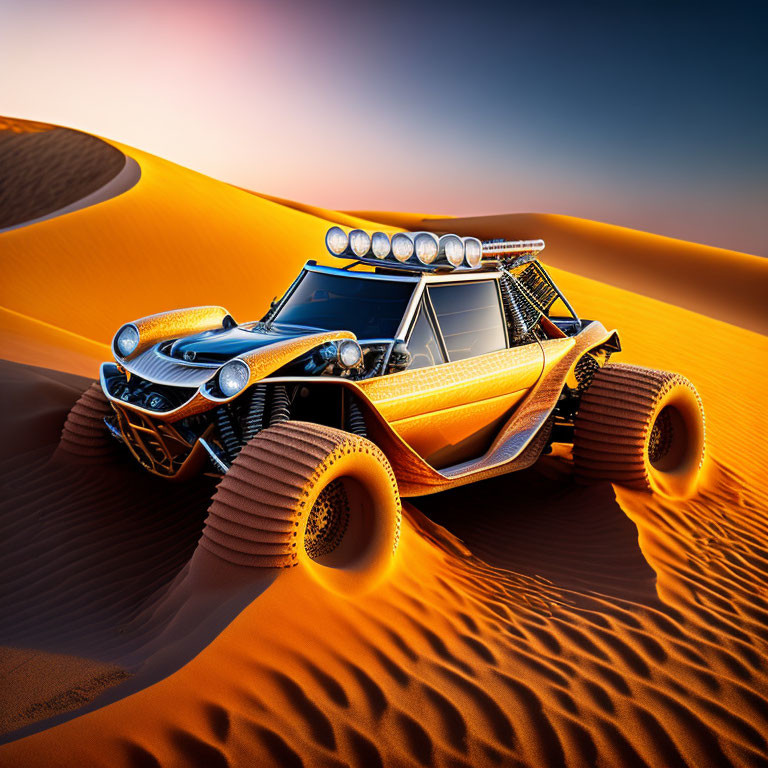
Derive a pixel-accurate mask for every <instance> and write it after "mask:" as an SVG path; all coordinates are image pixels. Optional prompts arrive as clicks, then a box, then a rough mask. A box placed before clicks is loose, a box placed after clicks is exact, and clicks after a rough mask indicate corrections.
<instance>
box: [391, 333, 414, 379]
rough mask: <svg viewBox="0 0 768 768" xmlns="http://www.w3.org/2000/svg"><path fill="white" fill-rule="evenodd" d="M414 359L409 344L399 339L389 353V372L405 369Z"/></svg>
mask: <svg viewBox="0 0 768 768" xmlns="http://www.w3.org/2000/svg"><path fill="white" fill-rule="evenodd" d="M412 359H413V355H411V352H410V350H409V349H408V345H407V344H406V343H405V342H404V341H403V340H402V339H399V340H398V341H396V342H395V345H394V347H392V352H391V353H390V355H389V373H398V372H399V371H404V370H405V369H406V368H407V367H408V366H409V365H410V364H411V360H412Z"/></svg>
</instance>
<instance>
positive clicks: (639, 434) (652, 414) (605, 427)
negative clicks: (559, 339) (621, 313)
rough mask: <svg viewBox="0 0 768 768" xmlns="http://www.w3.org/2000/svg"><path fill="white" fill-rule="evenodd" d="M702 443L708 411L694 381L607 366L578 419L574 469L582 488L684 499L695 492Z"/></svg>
mask: <svg viewBox="0 0 768 768" xmlns="http://www.w3.org/2000/svg"><path fill="white" fill-rule="evenodd" d="M704 443H705V441H704V411H703V408H702V405H701V399H700V398H699V395H698V393H697V392H696V389H695V387H694V386H693V384H691V382H690V381H688V379H686V378H685V377H684V376H681V375H680V374H677V373H669V372H667V371H656V370H652V369H650V368H641V367H639V366H635V365H624V364H613V365H606V366H604V367H603V368H601V369H600V370H599V371H597V372H596V373H595V375H594V378H593V380H592V383H591V384H590V386H589V388H588V389H587V390H586V392H585V393H584V394H583V395H582V398H581V403H580V405H579V411H578V413H577V414H576V419H575V430H574V442H573V459H574V468H575V472H576V475H577V477H579V478H581V479H582V480H586V481H598V480H608V481H610V482H613V483H616V484H618V485H624V486H627V487H629V488H638V489H642V490H651V491H655V492H657V493H661V494H664V495H666V496H672V497H682V496H686V495H688V494H689V493H691V492H692V491H693V490H694V489H695V487H696V483H697V480H698V476H699V471H700V468H701V464H702V460H703V457H704Z"/></svg>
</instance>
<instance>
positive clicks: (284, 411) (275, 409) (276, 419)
mask: <svg viewBox="0 0 768 768" xmlns="http://www.w3.org/2000/svg"><path fill="white" fill-rule="evenodd" d="M290 418H291V400H290V398H289V397H288V391H287V390H286V388H285V386H284V385H283V384H276V385H275V386H274V387H273V388H272V411H271V413H270V414H269V426H270V427H273V426H274V425H275V424H279V423H280V422H282V421H289V420H290Z"/></svg>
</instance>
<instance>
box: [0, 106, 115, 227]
mask: <svg viewBox="0 0 768 768" xmlns="http://www.w3.org/2000/svg"><path fill="white" fill-rule="evenodd" d="M37 126H39V127H38V128H36V129H35V130H29V131H23V130H21V129H20V127H22V126H21V124H20V123H19V122H18V121H8V120H5V119H4V118H0V168H1V169H2V174H1V176H2V178H0V230H1V229H4V228H5V227H10V226H14V225H18V224H21V223H22V222H25V221H28V220H30V219H37V218H39V217H40V216H44V215H46V214H48V213H51V212H52V211H55V210H56V209H58V208H63V207H65V206H67V205H70V204H71V203H74V202H75V201H76V200H79V199H80V198H83V197H86V196H87V195H89V194H90V193H92V192H95V191H96V190H97V189H99V188H100V187H102V186H104V184H106V183H107V182H109V181H110V180H111V179H113V178H114V177H115V176H116V175H117V174H118V173H119V172H120V171H121V170H122V168H123V166H124V165H125V155H123V153H122V152H121V151H120V150H118V149H117V148H115V147H113V146H111V145H110V144H107V142H105V141H102V140H101V139H98V138H96V137H95V136H89V135H88V134H86V133H81V132H80V131H73V130H70V129H68V128H55V127H48V128H47V129H46V127H45V126H43V125H42V124H37Z"/></svg>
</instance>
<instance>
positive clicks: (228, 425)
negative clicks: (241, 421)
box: [216, 405, 240, 461]
mask: <svg viewBox="0 0 768 768" xmlns="http://www.w3.org/2000/svg"><path fill="white" fill-rule="evenodd" d="M216 425H217V426H218V428H219V437H220V438H221V442H222V443H223V445H224V450H225V451H226V452H227V457H228V458H229V460H230V461H234V460H235V457H236V456H237V454H238V453H240V439H239V438H238V436H237V433H236V432H235V424H234V421H233V419H232V413H231V411H230V410H229V408H228V407H227V406H226V405H221V406H219V407H218V408H217V409H216Z"/></svg>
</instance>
